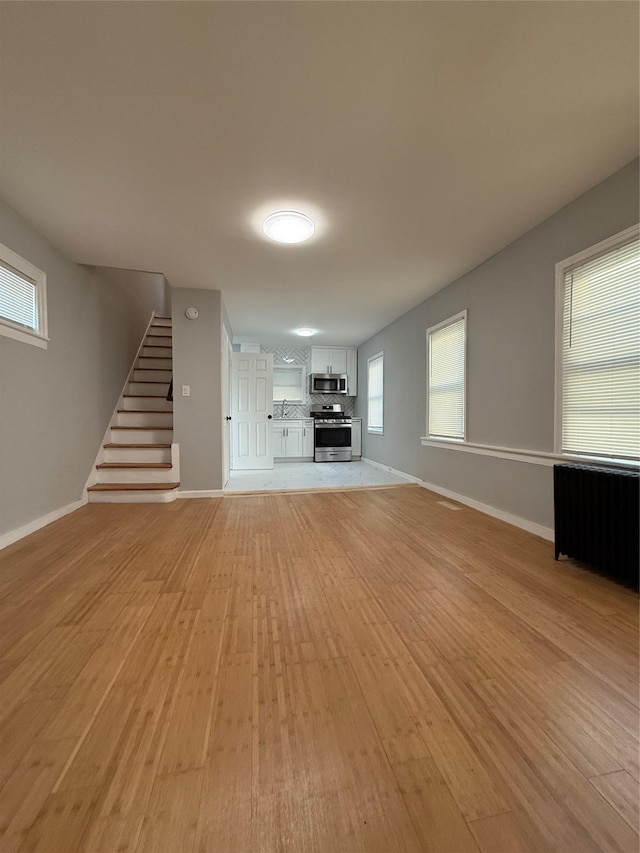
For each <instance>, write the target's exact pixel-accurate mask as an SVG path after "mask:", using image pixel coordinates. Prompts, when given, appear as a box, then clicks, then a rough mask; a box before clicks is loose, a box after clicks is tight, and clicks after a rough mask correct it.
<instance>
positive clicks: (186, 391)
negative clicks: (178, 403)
mask: <svg viewBox="0 0 640 853" xmlns="http://www.w3.org/2000/svg"><path fill="white" fill-rule="evenodd" d="M182 396H183V397H190V396H191V385H183V386H182Z"/></svg>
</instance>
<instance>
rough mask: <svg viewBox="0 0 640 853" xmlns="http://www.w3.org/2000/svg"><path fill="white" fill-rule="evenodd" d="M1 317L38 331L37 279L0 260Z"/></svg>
mask: <svg viewBox="0 0 640 853" xmlns="http://www.w3.org/2000/svg"><path fill="white" fill-rule="evenodd" d="M0 317H2V318H4V319H5V320H9V321H10V322H11V323H17V324H18V325H20V326H24V327H26V328H27V329H33V330H35V331H38V325H39V324H38V288H37V284H36V282H35V281H32V280H31V279H30V278H29V277H28V276H26V275H24V274H23V273H21V272H18V271H17V270H15V269H14V268H13V267H11V266H9V265H8V264H4V263H2V262H0Z"/></svg>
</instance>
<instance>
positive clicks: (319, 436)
mask: <svg viewBox="0 0 640 853" xmlns="http://www.w3.org/2000/svg"><path fill="white" fill-rule="evenodd" d="M310 414H311V417H312V418H313V422H314V423H313V434H314V438H315V441H314V447H315V451H314V456H313V458H314V461H315V462H351V417H350V415H345V413H344V409H343V408H342V406H341V405H340V403H333V404H331V405H328V406H313V408H312V409H311V412H310Z"/></svg>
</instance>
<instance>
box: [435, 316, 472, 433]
mask: <svg viewBox="0 0 640 853" xmlns="http://www.w3.org/2000/svg"><path fill="white" fill-rule="evenodd" d="M465 326H466V312H464V313H463V314H461V315H457V316H456V317H452V318H451V319H450V320H447V321H445V323H443V324H441V325H440V326H436V327H434V328H433V329H429V330H428V331H427V338H428V347H427V358H428V360H429V364H428V373H427V375H428V377H429V387H428V400H429V425H428V432H429V435H430V436H432V437H433V438H455V439H464V437H465V357H466V353H465V350H466V334H465Z"/></svg>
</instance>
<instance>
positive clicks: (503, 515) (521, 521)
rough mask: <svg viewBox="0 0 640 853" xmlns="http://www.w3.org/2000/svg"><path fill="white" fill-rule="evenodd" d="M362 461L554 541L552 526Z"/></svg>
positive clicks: (368, 461)
mask: <svg viewBox="0 0 640 853" xmlns="http://www.w3.org/2000/svg"><path fill="white" fill-rule="evenodd" d="M362 461H363V462H367V463H368V464H369V465H373V466H374V467H375V468H381V469H382V470H383V471H390V472H391V473H392V474H395V475H396V476H397V477H402V478H403V479H405V480H408V481H409V482H411V483H418V485H420V486H422V488H423V489H427V490H428V491H430V492H435V493H436V494H438V495H442V496H443V497H445V498H450V499H451V500H454V501H457V502H458V503H461V504H464V505H465V506H469V507H471V508H472V509H477V510H478V512H483V513H484V514H485V515H490V516H492V518H498V519H500V521H506V522H507V524H512V525H513V526H514V527H519V528H520V529H521V530H526V531H527V532H528V533H533V534H534V535H535V536H540V537H541V538H542V539H546V540H548V541H549V542H553V541H554V532H553V528H552V527H544V526H543V525H542V524H537V523H536V522H535V521H529V520H528V519H526V518H521V517H520V516H519V515H514V514H513V513H511V512H506V511H505V510H503V509H498V508H497V507H495V506H491V504H485V503H482V502H481V501H476V500H474V499H473V498H468V497H467V496H466V495H461V494H459V493H458V492H452V491H451V489H444V488H443V487H442V486H436V485H435V484H434V483H427V482H426V481H425V480H421V479H420V478H419V477H413V476H412V475H411V474H405V473H404V472H403V471H396V469H395V468H391V467H389V466H388V465H381V464H380V463H379V462H374V460H373V459H366V458H365V457H364V456H363V457H362Z"/></svg>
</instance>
